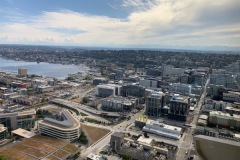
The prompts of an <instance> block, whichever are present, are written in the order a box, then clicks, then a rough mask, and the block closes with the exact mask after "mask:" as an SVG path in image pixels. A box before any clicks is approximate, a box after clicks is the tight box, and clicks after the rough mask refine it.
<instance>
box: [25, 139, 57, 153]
mask: <svg viewBox="0 0 240 160" xmlns="http://www.w3.org/2000/svg"><path fill="white" fill-rule="evenodd" d="M22 144H25V145H28V146H31V147H36V146H37V147H38V148H39V149H41V150H43V151H46V152H49V153H50V152H53V151H55V150H57V148H56V147H53V146H50V145H48V144H46V143H42V142H38V141H34V140H31V139H26V140H24V141H23V142H22Z"/></svg>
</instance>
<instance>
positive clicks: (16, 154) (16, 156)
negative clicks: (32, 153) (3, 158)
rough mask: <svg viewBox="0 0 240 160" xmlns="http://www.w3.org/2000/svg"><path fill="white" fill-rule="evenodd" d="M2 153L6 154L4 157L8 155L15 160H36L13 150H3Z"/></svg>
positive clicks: (0, 151)
mask: <svg viewBox="0 0 240 160" xmlns="http://www.w3.org/2000/svg"><path fill="white" fill-rule="evenodd" d="M0 153H2V154H4V155H7V156H9V157H10V158H11V159H13V160H15V159H16V160H34V158H32V157H29V156H27V155H25V154H22V153H20V152H17V151H16V150H13V149H6V148H4V149H2V150H0Z"/></svg>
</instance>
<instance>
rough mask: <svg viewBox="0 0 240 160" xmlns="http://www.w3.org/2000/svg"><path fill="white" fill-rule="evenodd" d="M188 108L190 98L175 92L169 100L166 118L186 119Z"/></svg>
mask: <svg viewBox="0 0 240 160" xmlns="http://www.w3.org/2000/svg"><path fill="white" fill-rule="evenodd" d="M189 108H190V98H189V97H186V96H180V95H178V94H175V95H174V96H173V97H172V98H171V100H170V109H169V112H168V118H169V119H173V120H178V121H186V120H187V115H188V112H189Z"/></svg>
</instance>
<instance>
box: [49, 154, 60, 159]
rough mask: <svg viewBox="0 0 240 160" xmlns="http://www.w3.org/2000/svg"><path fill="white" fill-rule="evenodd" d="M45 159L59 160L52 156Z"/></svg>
mask: <svg viewBox="0 0 240 160" xmlns="http://www.w3.org/2000/svg"><path fill="white" fill-rule="evenodd" d="M47 159H48V160H59V159H58V158H56V157H54V156H52V155H50V156H48V157H47Z"/></svg>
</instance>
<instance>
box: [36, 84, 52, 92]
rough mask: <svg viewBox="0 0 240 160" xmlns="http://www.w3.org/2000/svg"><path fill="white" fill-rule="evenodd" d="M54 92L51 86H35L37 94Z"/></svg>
mask: <svg viewBox="0 0 240 160" xmlns="http://www.w3.org/2000/svg"><path fill="white" fill-rule="evenodd" d="M52 91H54V88H53V87H52V86H44V85H41V86H37V92H39V93H46V92H52Z"/></svg>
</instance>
